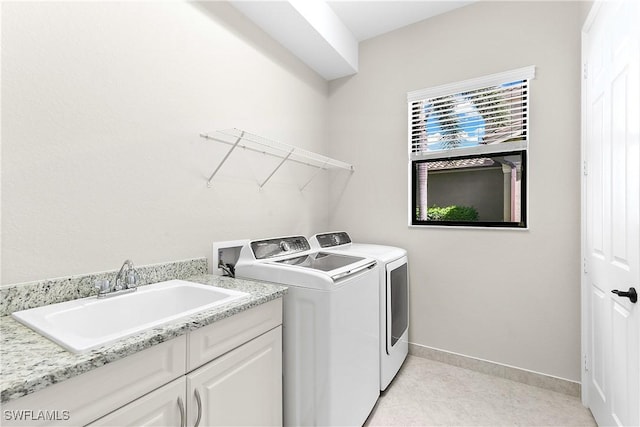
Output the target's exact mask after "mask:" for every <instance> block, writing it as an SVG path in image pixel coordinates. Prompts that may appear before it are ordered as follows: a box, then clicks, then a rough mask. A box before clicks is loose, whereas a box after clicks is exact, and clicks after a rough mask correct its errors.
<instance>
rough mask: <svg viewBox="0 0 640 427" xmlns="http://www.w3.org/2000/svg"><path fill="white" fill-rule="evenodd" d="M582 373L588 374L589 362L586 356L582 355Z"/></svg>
mask: <svg viewBox="0 0 640 427" xmlns="http://www.w3.org/2000/svg"><path fill="white" fill-rule="evenodd" d="M584 371H585V372H589V362H588V359H587V355H586V354H585V355H584Z"/></svg>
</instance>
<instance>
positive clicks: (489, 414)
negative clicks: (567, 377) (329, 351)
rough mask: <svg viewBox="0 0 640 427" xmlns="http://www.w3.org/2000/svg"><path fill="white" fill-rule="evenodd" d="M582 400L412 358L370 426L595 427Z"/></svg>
mask: <svg viewBox="0 0 640 427" xmlns="http://www.w3.org/2000/svg"><path fill="white" fill-rule="evenodd" d="M595 425H596V423H595V421H594V420H593V417H592V416H591V413H590V412H589V410H588V409H586V408H585V407H583V406H582V404H581V403H580V399H578V398H576V397H571V396H567V395H565V394H561V393H557V392H553V391H549V390H545V389H542V388H538V387H534V386H529V385H526V384H522V383H518V382H515V381H511V380H507V379H504V378H499V377H494V376H491V375H486V374H482V373H479V372H475V371H470V370H468V369H463V368H458V367H456V366H452V365H447V364H444V363H440V362H435V361H432V360H429V359H423V358H420V357H415V356H408V357H407V360H406V361H405V363H404V365H403V367H402V369H401V370H400V372H399V373H398V375H397V376H396V378H395V379H394V381H393V382H392V383H391V385H390V386H389V388H388V389H387V390H386V391H385V392H384V393H383V394H382V395H381V396H380V398H379V399H378V403H377V405H376V407H375V408H374V410H373V412H372V413H371V415H370V416H369V419H368V420H367V422H366V423H365V426H595Z"/></svg>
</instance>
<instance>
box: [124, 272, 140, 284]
mask: <svg viewBox="0 0 640 427" xmlns="http://www.w3.org/2000/svg"><path fill="white" fill-rule="evenodd" d="M125 283H126V285H127V286H126V287H127V288H135V287H136V286H137V284H138V272H137V271H136V270H135V269H131V270H129V272H128V273H127V277H126V279H125Z"/></svg>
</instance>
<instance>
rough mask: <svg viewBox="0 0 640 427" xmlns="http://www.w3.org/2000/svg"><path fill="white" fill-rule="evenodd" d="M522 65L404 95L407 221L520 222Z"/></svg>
mask: <svg viewBox="0 0 640 427" xmlns="http://www.w3.org/2000/svg"><path fill="white" fill-rule="evenodd" d="M534 71H535V69H534V67H526V68H521V69H518V70H513V71H509V72H505V73H500V74H494V75H491V76H486V77H481V78H478V79H473V80H468V81H464V82H459V83H454V84H449V85H443V86H438V87H435V88H429V89H422V90H418V91H413V92H409V93H408V94H407V99H408V104H409V105H408V109H409V168H410V173H409V176H410V179H411V187H410V188H411V197H410V201H409V203H410V210H409V212H410V225H446V226H481V227H519V228H525V227H526V226H527V197H526V190H527V185H526V177H527V150H528V147H529V131H528V129H529V80H530V79H532V78H533V77H534Z"/></svg>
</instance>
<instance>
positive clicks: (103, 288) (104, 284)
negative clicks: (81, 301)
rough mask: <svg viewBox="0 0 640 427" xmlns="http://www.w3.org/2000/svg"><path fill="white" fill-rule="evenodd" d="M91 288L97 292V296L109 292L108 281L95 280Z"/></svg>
mask: <svg viewBox="0 0 640 427" xmlns="http://www.w3.org/2000/svg"><path fill="white" fill-rule="evenodd" d="M93 287H94V288H96V289H97V290H98V293H99V294H103V293H105V292H108V291H109V280H108V279H105V280H96V281H95V282H93Z"/></svg>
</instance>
